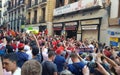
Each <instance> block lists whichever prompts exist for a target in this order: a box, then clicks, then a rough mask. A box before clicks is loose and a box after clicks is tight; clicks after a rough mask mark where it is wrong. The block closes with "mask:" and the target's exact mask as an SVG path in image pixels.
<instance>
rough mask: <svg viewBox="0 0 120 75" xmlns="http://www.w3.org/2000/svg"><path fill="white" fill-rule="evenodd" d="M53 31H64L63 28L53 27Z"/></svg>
mask: <svg viewBox="0 0 120 75" xmlns="http://www.w3.org/2000/svg"><path fill="white" fill-rule="evenodd" d="M53 30H54V31H59V30H62V27H53Z"/></svg>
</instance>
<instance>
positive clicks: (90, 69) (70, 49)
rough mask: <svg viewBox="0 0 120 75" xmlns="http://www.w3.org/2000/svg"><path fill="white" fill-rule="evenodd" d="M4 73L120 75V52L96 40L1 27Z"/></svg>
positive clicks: (0, 40) (0, 36)
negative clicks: (81, 39)
mask: <svg viewBox="0 0 120 75" xmlns="http://www.w3.org/2000/svg"><path fill="white" fill-rule="evenodd" d="M0 56H1V64H2V65H1V66H0V68H1V69H2V70H3V71H2V72H3V75H120V52H119V51H118V52H116V48H115V47H112V46H106V44H105V43H104V44H101V43H99V42H96V41H95V40H91V41H88V40H87V39H86V40H84V41H80V40H79V41H77V40H76V39H75V38H65V37H63V36H58V35H55V36H48V35H47V34H44V35H43V34H40V33H38V34H33V33H25V32H23V33H20V32H15V31H12V30H9V31H6V29H4V28H1V29H0Z"/></svg>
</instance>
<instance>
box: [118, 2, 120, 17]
mask: <svg viewBox="0 0 120 75" xmlns="http://www.w3.org/2000/svg"><path fill="white" fill-rule="evenodd" d="M118 10H119V11H118V17H120V0H119V7H118Z"/></svg>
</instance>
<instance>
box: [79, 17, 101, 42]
mask: <svg viewBox="0 0 120 75" xmlns="http://www.w3.org/2000/svg"><path fill="white" fill-rule="evenodd" d="M80 25H81V32H82V35H81V39H82V40H85V39H87V40H89V41H92V40H94V41H99V37H100V25H101V18H95V19H86V20H81V21H80Z"/></svg>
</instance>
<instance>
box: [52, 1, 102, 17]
mask: <svg viewBox="0 0 120 75" xmlns="http://www.w3.org/2000/svg"><path fill="white" fill-rule="evenodd" d="M95 6H102V0H80V1H78V2H74V3H72V4H68V5H65V6H62V7H59V8H56V9H54V14H53V15H54V16H57V15H61V14H65V13H70V12H74V11H78V10H82V9H87V8H91V7H95Z"/></svg>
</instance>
